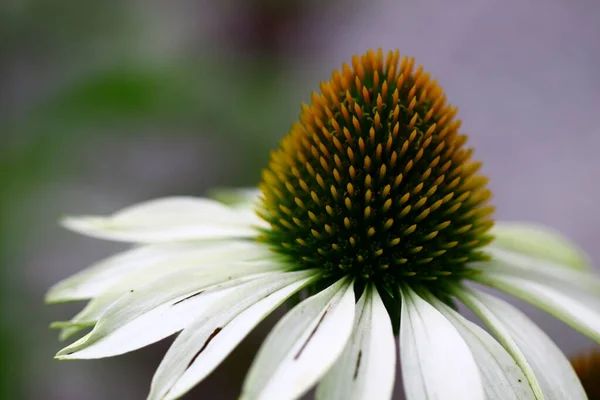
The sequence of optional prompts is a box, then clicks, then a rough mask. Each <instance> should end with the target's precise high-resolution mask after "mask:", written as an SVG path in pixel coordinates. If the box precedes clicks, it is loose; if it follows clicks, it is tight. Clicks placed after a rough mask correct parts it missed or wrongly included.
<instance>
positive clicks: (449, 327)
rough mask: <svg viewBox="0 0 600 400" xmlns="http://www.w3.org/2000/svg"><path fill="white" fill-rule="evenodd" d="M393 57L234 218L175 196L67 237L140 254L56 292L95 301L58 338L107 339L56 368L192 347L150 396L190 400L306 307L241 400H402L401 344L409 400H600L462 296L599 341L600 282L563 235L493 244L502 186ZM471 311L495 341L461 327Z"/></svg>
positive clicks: (421, 82)
mask: <svg viewBox="0 0 600 400" xmlns="http://www.w3.org/2000/svg"><path fill="white" fill-rule="evenodd" d="M397 58H398V56H397V53H396V54H391V55H390V56H388V59H387V60H386V62H385V65H384V63H383V59H382V57H381V55H380V54H379V55H374V54H373V53H368V54H367V55H366V56H363V58H362V59H354V60H353V64H354V72H352V71H351V70H350V69H349V68H348V67H345V69H344V75H340V74H337V75H336V74H335V73H334V77H333V80H332V82H330V83H329V84H324V85H323V86H322V90H323V92H324V93H325V95H323V96H322V97H318V96H317V97H316V98H314V99H313V105H312V106H311V107H312V108H305V109H304V111H303V114H302V116H301V122H302V123H301V124H298V125H296V126H295V127H294V128H292V133H291V135H289V136H287V137H286V139H284V141H283V143H282V147H281V149H280V150H279V151H278V152H276V153H274V154H273V156H272V162H271V164H270V165H269V168H268V169H267V170H266V172H265V176H264V180H263V183H262V185H261V190H260V191H259V190H244V191H241V192H235V191H232V192H225V193H224V194H225V196H224V197H223V198H227V200H228V202H229V203H230V204H228V205H226V204H225V203H222V202H218V201H216V200H211V199H205V198H193V197H174V198H166V199H160V200H155V201H150V202H147V203H143V204H139V205H136V206H133V207H130V208H126V209H125V210H122V211H120V212H118V213H116V214H114V215H112V216H108V217H96V216H93V217H76V218H67V219H66V220H64V225H65V226H66V227H68V228H70V229H72V230H74V231H77V232H79V233H82V234H86V235H89V236H94V237H98V238H102V239H109V240H117V241H123V242H129V243H133V244H134V247H133V248H132V249H131V250H129V251H126V252H124V253H122V254H118V255H116V256H114V257H112V258H109V259H108V260H105V261H103V262H100V263H99V264H97V265H94V266H92V267H90V268H88V269H87V270H84V271H82V272H80V273H79V274H77V275H75V276H73V277H71V278H69V279H67V280H65V281H63V282H60V283H59V284H57V285H56V286H55V287H53V288H52V289H51V290H50V292H49V293H48V295H47V301H48V302H50V303H56V302H65V301H78V300H89V303H88V304H87V306H86V307H85V308H84V309H83V310H82V311H81V312H80V313H79V314H77V315H76V316H75V317H74V318H73V319H72V320H71V321H68V322H59V323H55V324H54V326H56V327H59V328H62V331H61V338H63V339H66V338H68V337H70V336H72V335H74V334H76V333H78V332H80V331H81V330H82V329H84V328H86V327H93V329H92V330H91V332H89V333H87V334H86V335H85V336H83V337H82V338H80V339H79V340H77V341H75V342H74V343H72V344H71V345H69V346H67V347H66V348H64V349H63V350H61V351H60V352H59V353H58V355H57V358H59V359H92V358H101V357H110V356H115V355H119V354H123V353H127V352H130V351H133V350H136V349H139V348H141V347H144V346H147V345H149V344H151V343H154V342H157V341H159V340H161V339H163V338H165V337H168V336H170V335H173V334H175V333H178V332H180V333H179V335H178V336H177V338H176V339H175V341H174V342H173V344H172V345H171V348H170V349H169V351H168V352H167V354H166V355H165V357H164V359H163V361H162V363H161V364H160V365H159V367H158V369H157V371H156V373H155V375H154V378H153V380H152V385H151V388H150V393H149V395H148V399H176V398H179V397H181V396H182V395H184V394H185V393H186V392H188V391H189V390H190V389H191V388H192V387H193V386H194V385H196V384H197V383H198V382H200V381H201V380H202V379H204V378H205V377H206V376H208V375H209V374H210V373H211V372H212V371H213V370H214V369H215V368H216V367H217V366H218V365H219V363H220V362H221V361H223V360H224V359H225V357H227V355H228V354H229V353H230V352H231V351H232V350H233V349H234V348H235V347H236V346H237V345H238V344H239V343H240V341H242V340H243V338H244V337H245V336H246V335H247V334H248V333H249V332H250V331H251V330H252V329H253V328H254V327H255V326H256V325H257V324H259V323H260V322H261V321H262V320H263V319H264V318H265V317H266V316H267V315H268V314H269V313H271V312H272V311H273V310H275V309H276V308H278V307H279V306H280V305H281V304H282V303H284V302H285V301H286V300H288V299H290V298H291V297H292V296H293V295H295V294H300V295H301V296H304V297H305V298H304V300H302V301H300V302H299V303H298V304H297V305H295V307H294V308H293V309H292V310H291V311H289V312H288V313H287V314H286V315H285V316H284V317H283V319H281V320H280V321H279V322H278V323H277V325H276V326H275V327H274V329H273V330H272V331H271V332H270V334H269V335H268V336H267V338H266V340H265V342H264V344H263V345H262V347H261V349H260V351H259V353H258V355H257V356H256V359H255V360H254V363H253V365H252V367H251V369H250V371H249V372H248V375H247V378H246V381H245V383H244V386H243V390H242V393H241V398H242V399H246V400H254V399H276V400H285V399H296V398H298V397H300V396H301V395H302V394H304V393H306V392H307V391H308V390H309V389H310V388H311V387H313V386H314V385H315V384H318V386H317V390H316V397H317V399H320V400H336V399H339V400H346V399H357V400H358V399H364V400H370V399H390V398H391V396H392V389H393V385H394V379H395V375H396V368H395V367H396V350H395V341H396V339H395V332H396V333H398V336H399V338H398V340H399V345H400V355H401V357H400V360H401V366H402V376H403V383H404V388H405V392H406V395H407V398H408V399H409V400H420V399H442V400H445V399H448V400H455V399H464V400H471V399H473V400H476V399H498V400H510V399H585V398H586V395H585V393H584V391H583V388H582V386H581V384H580V382H579V380H578V378H577V376H576V374H575V372H574V371H573V369H572V367H571V365H570V363H569V361H568V360H567V359H566V357H565V356H564V355H563V354H562V352H561V351H560V350H559V349H558V347H557V346H556V345H555V344H554V343H553V342H552V340H551V339H550V338H549V337H548V336H547V335H546V334H545V333H544V332H543V331H542V330H540V329H539V328H538V327H537V326H535V324H533V323H532V322H531V321H530V320H529V319H528V318H527V317H526V316H525V315H524V314H523V313H522V312H520V311H518V310H517V309H516V308H515V307H513V306H512V305H510V304H508V303H506V302H505V301H503V300H501V299H499V298H497V297H495V296H493V295H490V294H487V293H484V292H483V291H481V290H480V289H478V288H476V287H473V285H466V283H468V282H469V281H471V282H476V283H479V284H483V285H487V286H489V287H492V288H495V289H499V290H502V291H504V292H506V293H509V294H511V295H513V296H515V297H517V298H520V299H522V300H524V301H527V302H529V303H531V304H533V305H535V306H537V307H539V308H541V309H542V310H544V311H546V312H548V313H550V314H552V315H554V316H555V317H556V318H558V319H560V320H562V321H564V322H565V323H567V324H569V325H570V326H572V327H573V328H575V329H576V330H578V331H580V332H582V333H584V334H586V335H587V336H589V337H591V338H593V339H595V340H596V341H598V342H600V280H599V279H598V278H597V277H595V276H594V275H593V274H592V273H591V272H590V270H589V267H588V262H587V260H586V259H585V257H583V256H582V255H581V252H580V251H579V249H577V248H576V247H575V246H574V245H572V244H571V243H569V242H568V241H567V240H566V239H564V238H563V237H561V236H560V235H559V234H557V233H555V232H553V231H551V230H549V229H547V228H542V227H536V226H534V225H528V224H520V223H504V224H496V226H495V227H493V228H492V227H491V226H492V223H491V220H490V219H489V215H490V213H491V211H493V209H492V208H491V207H489V206H486V202H487V200H488V198H489V191H487V190H486V189H485V182H486V180H485V179H484V178H482V177H480V176H478V175H476V172H477V169H478V166H479V165H478V164H477V163H475V162H472V161H470V154H471V153H470V150H468V149H467V150H465V149H464V148H463V147H462V146H463V145H464V143H465V140H466V138H465V137H463V136H461V135H458V134H457V133H456V129H458V124H455V123H454V122H452V117H453V115H454V113H455V111H453V109H452V108H449V107H446V106H445V105H444V104H445V103H444V101H445V100H443V99H444V98H443V95H442V94H441V93H442V92H441V89H440V90H438V87H437V86H436V85H435V83H433V84H430V81H428V78H427V79H422V77H423V76H426V75H423V73H422V70H420V69H418V70H417V71H416V72H414V74H413V73H412V72H411V71H412V61H410V60H408V61H406V60H404V61H402V64H401V65H400V68H399V69H398V71H399V72H398V73H394V72H395V71H396V69H395V68H396V67H394V66H395V65H396V62H397ZM394 60H395V61H394ZM390 71H391V72H390ZM419 71H420V72H419ZM386 76H387V80H386V78H385V77H386ZM411 79H412V80H411ZM388 81H389V82H392V81H393V82H392V83H393V84H394V85H396V89H401V90H395V91H392V89H393V88H394V86H393V85H392V83H390V84H389V88H388V83H387V82H388ZM349 82H350V83H349ZM361 82H369V84H367V83H365V84H364V85H363V83H361ZM382 82H383V83H382ZM403 82H404V83H403ZM406 82H408V83H409V84H408V86H406ZM328 85H329V86H328ZM336 85H337V86H336ZM344 85H346V86H348V89H347V91H346V92H345V93H347V95H343V96H341V97H340V98H342V99H343V100H340V99H337V100H336V98H335V93H336V92H340V91H341V93H344V91H343V90H341V89H344V87H345V86H344ZM352 85H354V86H352ZM369 85H370V86H369ZM403 85H404V86H403ZM361 88H362V89H361ZM351 89H352V90H355V91H356V92H352V90H351ZM356 89H361V90H356ZM398 92H400V94H398ZM353 93H354V94H353ZM428 93H429V94H428ZM326 96H329V97H326ZM353 96H354V97H353ZM356 96H358V97H356ZM402 96H405V97H406V98H405V99H403V98H402ZM427 96H433V97H432V98H431V99H430V98H428V97H427ZM384 97H385V99H387V100H383V98H384ZM417 97H418V100H419V101H418V102H417V101H416V100H415V99H417ZM399 98H400V100H399ZM438 98H439V99H442V100H440V101H437V100H436V99H438ZM328 101H329V102H330V103H331V104H328V105H327V104H326V103H327V102H328ZM343 101H346V102H348V103H347V104H346V103H343ZM384 101H387V103H384ZM403 101H404V103H403ZM400 105H402V106H403V107H404V108H402V110H403V111H398V110H400V109H401V108H400V107H399V106H400ZM384 106H385V107H384ZM426 106H427V107H430V110H433V111H435V112H433V111H432V112H427V110H428V108H426ZM328 107H329V108H328ZM420 107H425V108H420ZM349 109H350V110H351V112H352V114H350V111H348V110H349ZM385 110H387V112H389V115H387V117H386V116H385V115H384V111H385ZM404 112H406V115H404V114H402V113H404ZM369 113H370V114H369ZM419 113H421V114H422V115H421V117H420V118H421V119H419V118H417V117H419ZM381 115H384V117H381ZM414 115H416V116H417V117H414ZM404 117H406V120H405V121H404V123H406V126H404V125H403V126H402V128H397V126H399V122H398V121H396V119H398V118H400V119H401V118H404ZM326 118H329V120H328V122H327V124H326V123H324V122H323V121H322V119H326ZM337 119H340V120H341V121H342V122H344V121H345V123H347V124H348V125H347V126H341V125H342V123H341V122H339V121H337ZM382 121H388V123H387V124H384V123H383V122H382ZM394 121H396V122H394ZM423 121H424V122H423ZM428 121H429V122H428ZM434 121H436V122H435V123H434ZM444 121H445V122H444ZM426 123H429V125H419V124H426ZM363 124H366V125H365V126H366V127H363ZM348 126H351V127H352V130H353V131H352V132H351V131H350V130H349V129H348V128H347V127H348ZM428 126H429V127H428ZM404 128H407V129H406V132H404V131H402V129H404ZM413 128H414V129H413ZM327 129H331V131H332V132H333V131H335V132H334V133H332V132H329V131H327ZM425 131H426V132H425ZM311 132H312V133H311ZM315 132H321V133H315ZM399 132H400V133H399ZM411 132H412V133H411ZM321 134H322V137H321V136H319V135H321ZM336 134H337V136H336ZM311 135H312V136H311ZM420 135H421V136H420ZM307 138H310V140H312V142H311V141H309V140H307ZM342 140H343V142H342ZM444 146H445V147H444ZM394 149H395V150H394ZM442 149H446V150H444V151H443V152H442ZM425 150H427V151H425ZM421 160H424V161H421ZM222 194H223V193H222ZM236 196H237V197H239V198H238V199H237V200H238V201H232V200H234V199H235V198H236ZM493 238H495V240H492V239H493ZM307 293H312V294H311V295H306V294H307ZM457 300H458V301H460V302H462V303H463V304H464V305H466V306H467V307H468V308H470V309H471V310H472V311H473V312H474V313H475V314H476V315H477V316H478V317H479V318H480V319H481V320H482V321H483V322H484V323H485V325H486V326H487V327H488V328H489V330H490V332H491V334H490V333H488V332H486V331H485V330H483V329H482V328H480V327H478V326H477V325H475V324H474V323H472V322H470V321H468V320H466V319H465V318H464V317H462V316H461V315H460V314H459V313H458V312H457V311H456V309H455V308H454V304H455V301H457Z"/></svg>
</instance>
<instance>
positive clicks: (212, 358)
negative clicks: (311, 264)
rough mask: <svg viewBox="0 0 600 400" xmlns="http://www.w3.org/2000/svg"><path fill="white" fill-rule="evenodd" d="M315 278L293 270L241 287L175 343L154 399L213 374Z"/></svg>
mask: <svg viewBox="0 0 600 400" xmlns="http://www.w3.org/2000/svg"><path fill="white" fill-rule="evenodd" d="M311 274H312V275H311ZM314 277H315V272H314V271H312V272H311V271H302V272H289V273H285V274H278V275H277V276H268V277H265V278H261V279H257V280H255V281H252V282H249V283H247V284H245V285H242V286H239V287H237V288H235V291H234V292H233V293H230V294H229V295H227V296H226V297H224V298H223V299H222V300H220V301H219V303H218V304H216V306H214V307H211V309H210V312H205V313H202V315H201V316H200V318H197V319H196V320H195V322H194V323H193V324H192V325H191V326H189V327H188V328H186V329H185V330H184V331H183V332H182V333H181V334H180V335H179V336H178V337H177V339H176V340H175V342H173V345H172V346H171V348H170V349H169V351H168V352H167V354H166V355H165V358H164V359H163V361H162V362H161V364H160V366H159V367H158V370H157V371H156V374H155V375H154V378H153V379H152V388H151V390H150V394H149V396H148V399H154V400H157V399H176V398H179V397H181V396H183V395H184V394H185V393H186V392H188V391H189V390H190V389H191V388H192V387H194V386H195V385H196V384H197V383H198V382H200V381H201V380H202V379H204V378H205V377H206V376H207V375H208V374H210V373H211V372H212V371H213V370H214V369H215V368H216V367H217V366H218V365H219V364H220V363H221V361H223V359H225V357H227V355H228V354H229V353H230V352H231V351H232V350H233V349H234V348H235V347H236V346H237V345H238V344H239V342H241V341H242V339H243V338H244V337H245V336H246V335H247V334H248V333H249V332H250V331H251V330H252V329H253V328H254V327H255V326H256V325H258V323H259V322H260V321H262V320H263V318H265V317H266V316H267V315H268V314H269V313H271V312H272V311H273V310H274V309H276V308H277V307H278V306H279V305H281V303H283V302H284V301H285V300H286V299H287V298H288V297H290V296H291V295H292V294H294V293H296V292H297V291H298V290H300V289H302V288H303V287H304V286H306V285H307V284H308V283H310V282H311V281H312V280H313V279H314Z"/></svg>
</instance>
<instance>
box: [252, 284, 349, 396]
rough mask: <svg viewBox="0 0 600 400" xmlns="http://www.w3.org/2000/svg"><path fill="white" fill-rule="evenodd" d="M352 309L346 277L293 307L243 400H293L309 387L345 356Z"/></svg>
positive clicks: (260, 358) (267, 345)
mask: <svg viewBox="0 0 600 400" xmlns="http://www.w3.org/2000/svg"><path fill="white" fill-rule="evenodd" d="M354 307H355V305H354V289H353V285H352V284H351V282H350V281H349V280H347V279H343V280H340V281H338V282H337V283H335V284H333V285H331V286H330V287H329V288H327V289H325V290H323V291H321V292H320V293H318V294H316V295H314V296H312V297H310V298H308V299H306V300H304V301H303V302H302V303H300V304H299V305H297V306H296V307H294V308H293V309H292V310H291V311H290V312H288V313H287V314H286V315H285V317H284V318H283V319H281V321H279V323H278V324H277V325H276V326H275V328H273V330H272V331H271V333H270V334H269V335H268V336H267V338H266V340H265V342H264V343H263V345H262V346H261V349H260V350H259V352H258V355H257V356H256V359H255V360H254V363H253V364H252V367H251V368H250V371H249V373H248V375H247V377H246V381H245V383H244V387H243V389H242V396H241V399H244V400H258V399H261V400H267V399H273V400H279V399H295V398H297V397H299V396H301V395H302V394H303V393H305V392H306V391H307V390H308V389H310V387H311V386H312V385H314V384H315V383H316V382H317V380H318V379H319V378H320V377H321V376H323V374H325V372H327V370H328V369H329V368H330V367H331V365H333V363H334V362H335V360H336V359H337V358H338V357H339V355H340V354H341V353H342V351H343V349H344V347H345V345H346V342H347V341H348V339H349V337H350V334H351V333H352V325H353V322H354Z"/></svg>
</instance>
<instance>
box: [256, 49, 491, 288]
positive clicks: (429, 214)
mask: <svg viewBox="0 0 600 400" xmlns="http://www.w3.org/2000/svg"><path fill="white" fill-rule="evenodd" d="M399 57H400V56H399V53H398V51H396V52H390V53H388V55H387V57H385V58H384V57H383V54H382V52H381V50H379V51H378V52H377V53H375V52H373V51H369V52H368V53H366V54H365V55H363V56H360V57H359V56H354V57H353V59H352V67H350V66H349V65H347V64H344V65H343V67H342V71H341V72H339V71H335V72H334V73H333V75H332V79H331V80H330V81H329V82H323V83H322V84H321V87H320V88H321V93H319V94H317V93H313V95H312V101H311V104H310V106H307V105H303V107H302V111H301V115H300V121H298V122H297V123H295V124H294V125H293V126H292V128H291V132H290V133H289V134H288V135H287V136H285V137H284V138H283V139H282V142H281V146H280V148H279V149H278V150H276V151H274V152H273V153H272V155H271V160H270V163H269V165H268V168H267V169H266V170H265V171H264V173H263V181H262V184H261V190H262V193H263V202H262V207H261V210H260V212H259V213H260V215H261V216H262V217H263V218H264V219H265V220H266V221H268V222H269V223H270V225H271V229H270V230H267V231H265V232H264V235H263V237H262V239H263V240H264V241H266V242H267V243H269V244H270V245H271V246H272V248H273V249H274V250H275V251H276V252H278V253H281V254H284V255H285V256H287V257H289V259H290V260H291V262H292V263H294V264H296V265H298V267H299V268H315V267H316V268H321V269H322V270H323V271H324V274H325V276H330V277H332V278H334V279H337V278H339V277H342V276H345V275H351V276H353V277H355V278H357V279H358V280H359V281H363V282H364V281H373V282H375V283H376V284H377V285H380V286H383V287H384V288H386V290H387V289H389V288H392V287H394V286H395V287H398V285H400V284H403V283H409V284H414V283H417V282H418V283H420V284H425V285H428V286H432V285H436V281H438V282H439V281H442V280H447V279H460V278H462V277H464V276H465V275H466V274H469V273H470V270H469V268H468V265H467V264H468V263H469V262H472V261H480V260H483V259H485V258H486V256H485V254H484V253H483V252H482V251H481V247H482V246H484V245H485V244H487V243H488V242H489V241H490V240H491V238H490V236H489V235H487V232H488V231H489V229H490V228H491V226H492V225H493V221H492V219H491V218H490V215H491V214H492V213H493V207H490V206H488V205H487V202H488V200H489V199H490V197H491V193H490V191H489V190H487V189H486V184H487V178H485V177H483V176H481V175H479V174H478V170H479V168H480V166H481V163H480V162H476V161H472V160H471V156H472V149H470V148H466V147H465V143H466V141H467V137H466V136H465V135H463V134H460V133H459V127H460V124H461V123H460V121H459V120H456V119H455V118H454V117H455V115H456V113H457V109H456V108H454V107H452V106H450V105H448V104H447V103H446V97H445V95H444V93H443V91H442V88H441V87H440V86H439V85H438V84H437V82H436V81H435V80H432V79H430V75H429V74H428V73H425V72H424V71H423V69H422V67H420V66H419V67H418V68H416V69H415V68H414V59H413V58H407V57H404V58H402V60H401V61H400V60H399ZM442 278H447V279H442Z"/></svg>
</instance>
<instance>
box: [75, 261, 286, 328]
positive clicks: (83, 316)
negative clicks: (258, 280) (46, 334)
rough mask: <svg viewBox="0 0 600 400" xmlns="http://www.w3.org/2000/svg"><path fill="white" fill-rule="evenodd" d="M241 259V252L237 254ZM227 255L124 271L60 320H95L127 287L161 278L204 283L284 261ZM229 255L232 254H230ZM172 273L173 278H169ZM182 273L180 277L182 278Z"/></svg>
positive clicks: (274, 266)
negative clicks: (67, 317) (141, 269)
mask: <svg viewBox="0 0 600 400" xmlns="http://www.w3.org/2000/svg"><path fill="white" fill-rule="evenodd" d="M239 257H240V258H241V259H243V258H244V256H241V255H239ZM228 258H230V257H229V256H225V257H224V258H223V260H212V261H209V260H207V261H206V263H205V262H204V261H201V262H197V261H189V260H188V261H186V262H181V263H178V264H173V265H163V264H158V265H154V266H152V267H149V268H148V269H146V270H144V271H138V272H134V273H132V274H129V275H127V276H126V277H124V278H123V279H121V280H120V281H119V282H117V283H115V284H114V285H112V286H111V287H110V288H108V289H106V290H105V291H104V292H103V293H102V294H100V295H99V296H97V297H95V298H94V299H92V300H91V301H90V302H89V303H88V304H87V305H86V306H85V308H84V309H83V310H81V312H79V313H78V314H77V315H76V316H75V317H74V318H73V319H71V321H70V322H68V323H63V326H68V325H81V324H89V323H93V322H96V321H97V320H98V318H100V316H101V315H102V314H103V313H104V312H105V311H106V309H107V308H108V307H109V306H110V305H111V304H113V303H114V302H115V301H117V300H118V299H119V298H121V297H122V296H123V295H125V294H126V293H129V292H131V291H136V290H139V289H141V288H143V287H146V286H149V285H152V284H158V285H159V286H161V285H162V281H163V280H165V279H167V280H168V279H174V280H178V281H180V282H181V283H182V284H183V285H184V286H185V287H187V285H189V283H193V282H196V283H197V284H198V285H199V286H201V285H204V284H205V282H204V279H205V278H206V277H208V279H209V281H208V283H210V282H213V281H214V280H215V279H220V278H219V277H222V279H223V280H226V279H228V278H229V276H230V275H231V273H230V272H232V273H233V275H231V276H236V277H239V276H243V275H250V274H254V273H261V272H269V271H278V270H282V269H285V267H286V266H285V264H283V263H281V262H278V261H274V260H269V259H265V260H260V261H246V262H232V261H228ZM231 258H235V255H232V256H231ZM186 275H188V276H189V277H190V279H192V278H193V280H190V281H189V282H184V280H185V276H186ZM171 277H173V278H171ZM182 277H184V278H183V279H182Z"/></svg>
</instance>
